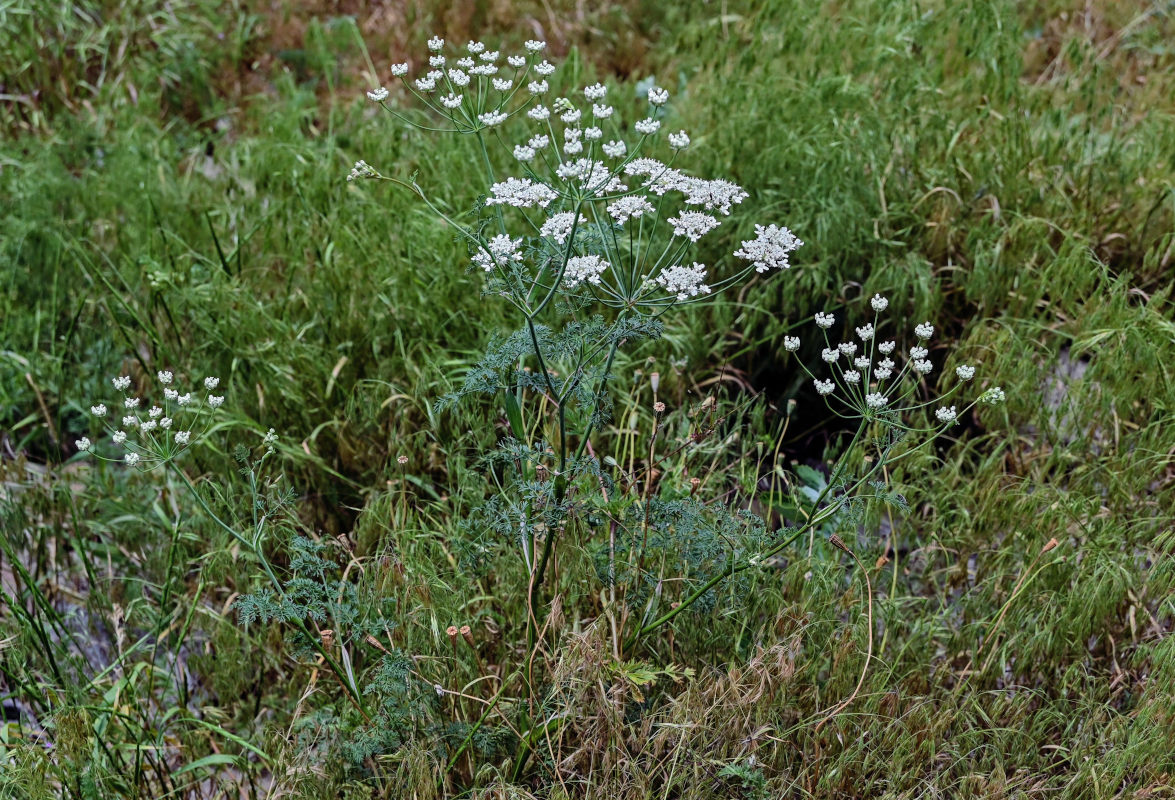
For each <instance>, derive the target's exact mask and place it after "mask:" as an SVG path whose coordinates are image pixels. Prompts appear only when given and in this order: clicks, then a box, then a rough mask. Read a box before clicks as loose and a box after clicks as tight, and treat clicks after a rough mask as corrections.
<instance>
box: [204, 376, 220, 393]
mask: <svg viewBox="0 0 1175 800" xmlns="http://www.w3.org/2000/svg"><path fill="white" fill-rule="evenodd" d="M219 385H220V378H205V379H204V388H205V389H207V390H208V391H212V390H213V389H215V388H216V387H217V386H219Z"/></svg>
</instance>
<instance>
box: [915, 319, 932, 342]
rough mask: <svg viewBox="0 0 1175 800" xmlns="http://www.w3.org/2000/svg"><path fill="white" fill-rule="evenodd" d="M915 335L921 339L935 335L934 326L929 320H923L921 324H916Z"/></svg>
mask: <svg viewBox="0 0 1175 800" xmlns="http://www.w3.org/2000/svg"><path fill="white" fill-rule="evenodd" d="M914 335H915V336H917V337H918V338H919V339H929V338H930V337H931V336H933V335H934V326H933V325H931V324H930V323H929V322H923V323H922V324H921V325H915V326H914Z"/></svg>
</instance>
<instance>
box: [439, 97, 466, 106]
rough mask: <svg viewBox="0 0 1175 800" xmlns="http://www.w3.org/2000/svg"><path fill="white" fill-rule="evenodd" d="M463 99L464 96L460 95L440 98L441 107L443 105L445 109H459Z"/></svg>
mask: <svg viewBox="0 0 1175 800" xmlns="http://www.w3.org/2000/svg"><path fill="white" fill-rule="evenodd" d="M464 97H465V95H461V94H450V95H446V96H445V97H442V98H441V105H443V106H444V107H445V108H459V107H460V106H461V101H462V100H463V99H464Z"/></svg>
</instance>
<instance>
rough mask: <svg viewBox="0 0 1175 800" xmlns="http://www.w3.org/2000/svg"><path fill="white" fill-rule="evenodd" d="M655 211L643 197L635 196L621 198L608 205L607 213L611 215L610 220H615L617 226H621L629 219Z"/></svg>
mask: <svg viewBox="0 0 1175 800" xmlns="http://www.w3.org/2000/svg"><path fill="white" fill-rule="evenodd" d="M655 210H656V209H654V208H653V204H652V203H650V202H649V201H648V200H646V199H645V198H644V197H641V196H640V195H635V194H631V195H628V196H627V197H621V198H620V199H619V200H617V201H615V202H614V203H609V204H608V213H609V214H611V215H612V219H614V220H616V224H617V225H623V224H624V223H626V222H628V221H629V220H630V219H633V218H637V217H641V216H644V215H645V214H652V213H653V212H654V211H655Z"/></svg>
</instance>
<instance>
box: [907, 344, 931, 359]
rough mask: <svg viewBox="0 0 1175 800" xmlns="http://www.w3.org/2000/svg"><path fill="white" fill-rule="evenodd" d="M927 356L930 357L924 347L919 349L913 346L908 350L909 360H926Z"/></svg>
mask: <svg viewBox="0 0 1175 800" xmlns="http://www.w3.org/2000/svg"><path fill="white" fill-rule="evenodd" d="M928 355H930V351H929V350H927V349H926V348H925V347H919V346H918V345H914V346H913V347H911V348H910V358H911V359H914V360H918V359H920V358H926V356H928Z"/></svg>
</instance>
